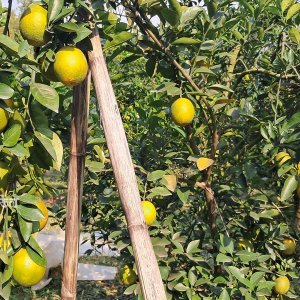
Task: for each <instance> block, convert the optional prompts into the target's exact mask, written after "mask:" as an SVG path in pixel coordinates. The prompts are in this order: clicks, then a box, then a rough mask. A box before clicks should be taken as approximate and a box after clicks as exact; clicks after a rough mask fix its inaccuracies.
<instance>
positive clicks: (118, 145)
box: [88, 28, 167, 300]
mask: <svg viewBox="0 0 300 300" xmlns="http://www.w3.org/2000/svg"><path fill="white" fill-rule="evenodd" d="M90 41H91V43H92V50H90V51H89V52H88V57H89V65H90V69H91V73H92V78H93V83H94V88H95V91H96V96H97V100H98V105H99V110H100V116H101V121H102V125H103V128H104V133H105V137H106V142H107V146H108V150H109V154H110V158H111V163H112V167H113V170H114V175H115V179H116V183H117V187H118V190H119V194H120V198H121V202H122V206H123V210H124V212H125V216H126V220H127V225H128V230H129V234H130V238H131V243H132V246H133V251H134V256H135V260H136V264H137V270H138V275H139V281H140V284H141V288H142V293H143V296H144V299H145V300H165V299H167V298H166V294H165V290H164V286H163V282H162V279H161V275H160V271H159V268H158V264H157V260H156V257H155V253H154V251H153V247H152V244H151V240H150V236H149V233H148V228H147V225H146V224H145V220H144V215H143V210H142V206H141V199H140V195H139V190H138V186H137V181H136V177H135V173H134V168H133V164H132V160H131V156H130V152H129V147H128V143H127V139H126V135H125V131H124V127H123V123H122V119H121V116H120V112H119V109H118V104H117V101H116V98H115V95H114V91H113V87H112V84H111V81H110V78H109V74H108V71H107V67H106V63H105V59H104V56H103V52H102V47H101V41H100V37H99V34H98V29H97V28H94V30H93V33H92V35H91V38H90Z"/></svg>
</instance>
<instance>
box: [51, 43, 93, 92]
mask: <svg viewBox="0 0 300 300" xmlns="http://www.w3.org/2000/svg"><path fill="white" fill-rule="evenodd" d="M53 70H54V74H55V76H56V77H57V79H58V80H59V81H61V82H62V83H63V84H64V85H66V86H75V85H78V84H79V83H81V82H82V81H83V80H84V79H85V77H86V75H87V71H88V63H87V60H86V58H85V56H84V54H83V52H82V51H81V50H80V49H78V48H76V47H73V46H66V47H63V48H61V49H60V50H59V51H58V52H57V53H56V56H55V62H54V65H53Z"/></svg>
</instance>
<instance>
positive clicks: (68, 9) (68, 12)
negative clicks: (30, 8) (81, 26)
mask: <svg viewBox="0 0 300 300" xmlns="http://www.w3.org/2000/svg"><path fill="white" fill-rule="evenodd" d="M74 12H75V8H74V7H63V9H62V10H61V12H60V13H59V14H58V15H57V16H56V17H55V18H54V19H53V22H56V21H58V20H60V19H64V18H65V17H67V16H69V15H71V14H73V13H74Z"/></svg>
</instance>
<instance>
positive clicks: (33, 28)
mask: <svg viewBox="0 0 300 300" xmlns="http://www.w3.org/2000/svg"><path fill="white" fill-rule="evenodd" d="M47 18H48V11H47V10H46V9H45V8H43V7H42V6H40V5H37V4H32V5H29V7H28V8H27V9H26V10H25V12H24V13H23V15H22V17H21V19H20V24H19V27H20V32H21V35H22V37H23V38H24V39H25V40H27V41H28V43H29V44H30V45H32V46H35V47H41V46H43V45H45V44H46V43H47V42H48V41H49V40H50V36H49V33H47V31H46V29H47V22H48V19H47Z"/></svg>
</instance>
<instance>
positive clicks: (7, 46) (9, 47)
mask: <svg viewBox="0 0 300 300" xmlns="http://www.w3.org/2000/svg"><path fill="white" fill-rule="evenodd" d="M0 48H2V49H3V50H5V51H7V53H9V54H11V55H14V56H17V54H18V50H19V44H18V43H17V42H16V41H15V40H14V39H12V38H10V37H8V36H7V35H4V34H0Z"/></svg>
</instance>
